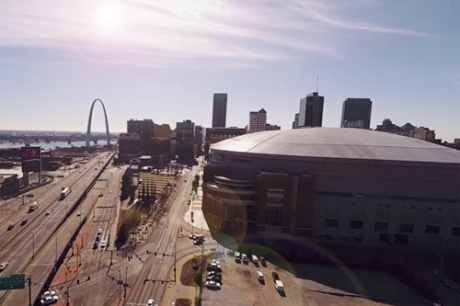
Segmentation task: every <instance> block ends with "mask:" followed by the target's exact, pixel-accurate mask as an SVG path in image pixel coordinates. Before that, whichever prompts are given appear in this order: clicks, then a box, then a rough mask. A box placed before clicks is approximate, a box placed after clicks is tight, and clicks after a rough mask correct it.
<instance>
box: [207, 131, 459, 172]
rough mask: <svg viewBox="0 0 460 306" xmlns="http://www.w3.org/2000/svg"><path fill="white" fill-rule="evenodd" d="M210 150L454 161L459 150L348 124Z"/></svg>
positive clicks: (269, 134) (261, 136)
mask: <svg viewBox="0 0 460 306" xmlns="http://www.w3.org/2000/svg"><path fill="white" fill-rule="evenodd" d="M211 149H212V150H222V151H232V152H241V153H255V154H267V155H284V156H303V157H323V158H348V159H369V160H392V161H394V160H397V161H413V162H434V163H454V164H459V165H460V151H457V150H454V149H451V148H447V147H443V146H440V145H437V144H434V143H430V142H427V141H423V140H419V139H415V138H410V137H405V136H400V135H394V134H390V133H385V132H379V131H372V130H364V129H352V128H303V129H294V130H280V131H279V130H278V131H265V132H259V133H251V134H245V135H242V136H238V137H235V138H231V139H227V140H223V141H221V142H218V143H215V144H213V145H212V146H211Z"/></svg>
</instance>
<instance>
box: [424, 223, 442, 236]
mask: <svg viewBox="0 0 460 306" xmlns="http://www.w3.org/2000/svg"><path fill="white" fill-rule="evenodd" d="M425 234H427V235H439V226H436V225H427V226H426V227H425Z"/></svg>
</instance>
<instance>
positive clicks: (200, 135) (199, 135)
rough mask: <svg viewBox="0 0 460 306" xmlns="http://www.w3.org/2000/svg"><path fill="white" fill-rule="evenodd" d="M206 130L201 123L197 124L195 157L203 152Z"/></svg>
mask: <svg viewBox="0 0 460 306" xmlns="http://www.w3.org/2000/svg"><path fill="white" fill-rule="evenodd" d="M204 131H205V130H204V129H203V127H202V126H201V125H195V136H194V138H195V157H198V156H200V155H202V154H203V141H204Z"/></svg>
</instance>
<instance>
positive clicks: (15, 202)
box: [0, 170, 75, 224]
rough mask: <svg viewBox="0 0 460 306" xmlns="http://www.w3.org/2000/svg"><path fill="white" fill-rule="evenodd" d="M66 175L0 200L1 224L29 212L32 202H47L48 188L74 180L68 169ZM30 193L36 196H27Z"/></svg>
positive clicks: (64, 184)
mask: <svg viewBox="0 0 460 306" xmlns="http://www.w3.org/2000/svg"><path fill="white" fill-rule="evenodd" d="M74 172H75V170H74ZM63 175H64V174H63ZM65 175H66V176H65V177H64V178H56V177H55V178H54V180H53V182H51V183H48V184H47V185H45V186H42V187H38V188H35V189H32V190H30V191H28V192H27V193H25V194H21V195H19V196H18V197H15V198H11V199H8V200H3V201H0V211H2V212H3V213H2V214H1V215H0V224H7V222H8V221H12V222H13V221H17V220H19V219H20V217H21V216H23V215H25V214H27V211H28V210H29V205H30V203H32V202H39V203H41V202H43V201H45V202H47V201H48V200H49V197H50V194H49V192H48V190H49V189H50V188H53V187H52V186H66V184H68V182H69V181H70V180H72V176H71V175H69V174H68V171H66V174H65ZM28 194H33V195H34V197H33V198H29V197H27V196H26V195H28ZM22 203H24V205H22Z"/></svg>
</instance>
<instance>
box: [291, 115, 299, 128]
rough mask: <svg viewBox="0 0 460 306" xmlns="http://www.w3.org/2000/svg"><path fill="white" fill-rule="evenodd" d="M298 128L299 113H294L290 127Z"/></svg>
mask: <svg viewBox="0 0 460 306" xmlns="http://www.w3.org/2000/svg"><path fill="white" fill-rule="evenodd" d="M298 128H299V113H297V114H295V115H294V121H292V129H298Z"/></svg>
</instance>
